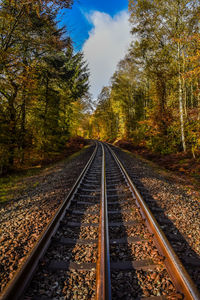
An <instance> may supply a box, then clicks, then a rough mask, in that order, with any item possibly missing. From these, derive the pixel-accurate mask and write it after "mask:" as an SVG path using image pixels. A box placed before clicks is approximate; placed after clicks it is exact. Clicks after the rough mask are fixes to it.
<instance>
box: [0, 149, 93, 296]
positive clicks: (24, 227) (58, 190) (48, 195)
mask: <svg viewBox="0 0 200 300" xmlns="http://www.w3.org/2000/svg"><path fill="white" fill-rule="evenodd" d="M93 150H94V146H92V147H89V148H86V149H83V150H82V151H81V152H80V153H79V154H77V155H76V156H72V157H70V158H68V159H67V160H65V161H62V162H59V163H56V164H54V165H53V166H51V167H48V168H45V170H43V171H42V172H41V173H40V174H39V175H35V176H32V177H29V178H25V179H24V180H23V184H24V185H26V184H27V185H28V186H29V187H28V188H26V189H25V190H24V191H23V193H21V194H19V193H18V194H17V193H16V196H15V197H14V198H13V199H12V201H9V202H8V203H6V204H5V203H4V204H0V219H1V223H0V273H1V277H0V287H1V289H0V292H2V291H3V289H4V288H5V286H6V285H7V284H8V282H9V281H10V280H11V279H12V278H13V276H14V274H15V272H16V270H17V269H18V268H19V266H20V265H21V264H22V263H23V262H24V261H25V258H26V255H27V254H28V252H29V251H30V250H31V249H32V248H33V246H34V245H35V242H36V241H37V239H38V237H39V236H40V234H41V232H42V231H43V230H44V229H45V227H46V225H47V224H48V223H49V221H50V220H51V219H52V217H53V216H54V214H55V213H56V211H57V209H58V207H59V206H60V204H61V203H62V202H63V200H64V199H65V198H66V196H67V194H68V193H69V191H70V189H71V188H72V186H73V184H74V183H75V181H76V180H77V178H78V176H79V174H80V173H81V171H82V170H83V168H84V166H85V164H86V163H87V161H88V159H89V158H90V156H91V154H92V152H93ZM30 182H31V183H32V184H31V187H30ZM20 183H21V182H20ZM34 183H35V184H34ZM34 186H35V187H34Z"/></svg>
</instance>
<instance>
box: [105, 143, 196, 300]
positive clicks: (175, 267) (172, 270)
mask: <svg viewBox="0 0 200 300" xmlns="http://www.w3.org/2000/svg"><path fill="white" fill-rule="evenodd" d="M107 147H108V149H109V150H110V153H111V154H112V155H113V157H114V159H115V161H116V163H117V164H118V166H119V168H120V169H121V171H122V173H123V174H124V176H125V178H126V180H127V182H128V183H129V186H130V188H131V190H132V192H133V193H134V195H135V197H136V199H137V203H138V206H139V208H140V210H141V214H142V216H143V217H144V219H145V222H146V224H147V226H148V228H149V229H150V231H151V232H152V233H153V234H154V239H155V243H156V246H157V247H158V249H159V250H160V252H161V253H162V255H163V256H165V261H164V263H165V266H166V269H167V271H168V272H169V274H170V276H171V278H172V279H173V282H174V284H175V286H176V289H177V291H179V292H181V293H183V294H184V299H187V300H199V299H200V294H199V292H198V290H197V288H196V286H195V284H194V282H193V281H192V279H191V278H190V276H189V274H188V273H187V271H186V270H185V268H184V266H183V265H182V263H181V261H180V260H179V258H178V257H177V255H176V254H175V252H174V250H173V248H172V246H171V245H170V243H169V241H168V240H167V238H166V236H165V234H164V232H163V231H162V229H161V228H160V226H159V224H158V222H157V221H156V219H155V217H154V216H153V214H152V212H151V211H150V209H149V207H148V206H147V204H146V203H145V201H144V200H143V198H142V196H141V195H140V193H139V191H138V190H137V188H136V187H135V185H134V183H133V182H132V180H131V178H130V177H129V175H128V173H127V172H126V170H125V168H124V166H123V164H122V162H121V161H120V160H119V158H118V157H117V155H116V154H115V153H114V151H113V150H112V149H111V148H110V147H109V146H108V145H107Z"/></svg>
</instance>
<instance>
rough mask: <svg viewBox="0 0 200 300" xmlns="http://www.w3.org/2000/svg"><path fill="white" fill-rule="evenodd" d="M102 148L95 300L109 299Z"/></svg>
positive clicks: (109, 282) (108, 256)
mask: <svg viewBox="0 0 200 300" xmlns="http://www.w3.org/2000/svg"><path fill="white" fill-rule="evenodd" d="M101 146H102V175H101V176H102V177H101V205H100V222H99V239H98V260H97V270H96V299H97V300H110V299H111V280H110V253H109V233H108V212H107V193H106V167H105V151H104V146H103V145H102V144H101Z"/></svg>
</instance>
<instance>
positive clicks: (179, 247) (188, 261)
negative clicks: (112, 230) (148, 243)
mask: <svg viewBox="0 0 200 300" xmlns="http://www.w3.org/2000/svg"><path fill="white" fill-rule="evenodd" d="M130 177H131V176H130ZM133 182H134V183H135V185H136V187H137V189H138V190H139V192H140V194H141V195H142V197H143V199H144V200H145V202H146V203H147V205H148V207H149V208H150V209H151V211H152V213H153V214H154V216H155V218H156V220H157V222H158V224H159V225H160V226H161V228H162V230H163V232H164V233H165V235H166V237H167V239H168V240H169V242H170V244H171V246H172V247H173V249H174V251H175V252H176V254H177V256H178V257H179V259H180V260H181V262H182V263H183V265H184V266H185V268H186V270H187V272H188V273H189V275H190V276H191V278H192V279H193V281H194V283H195V284H196V286H197V288H198V289H199V290H200V256H199V255H198V254H197V253H196V252H195V251H194V250H193V249H192V248H191V246H190V245H189V244H188V242H187V240H186V239H185V237H184V236H183V234H182V233H181V232H180V231H179V230H178V228H177V227H176V226H175V224H174V223H173V221H172V220H170V219H169V217H168V216H167V215H166V213H165V211H164V210H163V209H162V208H161V207H160V205H159V203H158V202H157V201H156V200H155V199H154V198H153V197H152V196H151V194H150V193H149V191H148V190H147V189H146V188H145V186H144V185H143V184H142V182H141V181H140V178H139V176H138V178H137V179H135V178H133Z"/></svg>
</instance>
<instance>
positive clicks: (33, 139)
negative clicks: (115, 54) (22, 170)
mask: <svg viewBox="0 0 200 300" xmlns="http://www.w3.org/2000/svg"><path fill="white" fill-rule="evenodd" d="M72 2H73V1H72V0H62V1H48V0H46V1H45V0H38V1H31V0H28V1H27V0H13V1H12V0H2V1H1V2H0V18H1V21H0V57H1V58H0V59H1V60H0V70H1V74H0V173H2V172H3V170H6V169H8V168H12V167H13V166H14V165H15V164H23V163H24V160H31V159H32V156H34V157H38V158H39V157H40V158H41V157H45V156H48V155H49V154H50V153H52V152H54V153H55V152H60V151H62V149H63V148H64V147H65V143H66V141H67V140H68V138H69V136H70V135H71V134H72V131H73V130H75V127H76V126H78V125H77V124H73V120H75V118H76V115H77V114H78V113H80V111H77V107H78V108H79V110H80V109H81V108H82V105H83V103H82V102H83V100H82V98H83V97H84V96H87V91H88V76H89V73H88V69H87V66H86V64H85V62H84V60H83V55H82V53H76V54H75V53H74V51H73V44H72V41H71V39H70V37H69V35H68V34H67V32H66V31H65V28H59V27H58V21H57V19H58V13H59V12H60V9H62V8H71V5H72V4H73V3H72Z"/></svg>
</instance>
